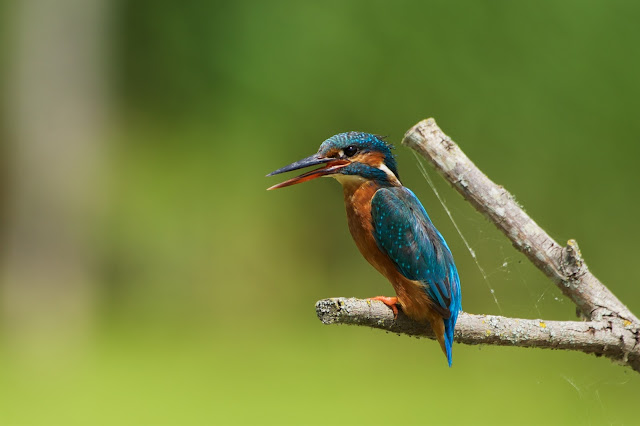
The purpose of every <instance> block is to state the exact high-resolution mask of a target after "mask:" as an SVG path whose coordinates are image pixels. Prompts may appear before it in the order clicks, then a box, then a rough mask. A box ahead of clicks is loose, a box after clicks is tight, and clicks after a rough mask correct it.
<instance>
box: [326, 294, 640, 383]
mask: <svg viewBox="0 0 640 426" xmlns="http://www.w3.org/2000/svg"><path fill="white" fill-rule="evenodd" d="M316 313H317V314H318V318H319V319H320V321H322V322H323V323H324V324H349V325H361V326H367V327H372V328H378V329H380V330H385V331H389V332H391V333H398V334H407V335H410V336H421V337H428V338H430V339H434V338H435V336H434V335H433V332H432V330H431V327H430V326H429V324H420V323H417V322H414V321H412V320H411V319H409V318H408V317H407V316H406V315H404V314H403V313H402V311H400V312H399V313H398V318H397V319H395V320H394V318H393V312H392V311H391V309H389V307H387V306H386V305H385V304H383V303H382V302H379V301H377V300H362V299H354V298H350V299H347V298H343V297H340V298H333V299H324V300H320V301H318V302H317V303H316ZM634 331H635V332H637V329H636V330H634V329H633V327H631V325H629V326H627V327H624V328H623V329H619V328H617V327H616V326H615V325H612V324H611V323H610V322H608V321H545V320H540V319H519V318H506V317H501V316H494V315H473V314H468V313H466V312H461V313H460V316H459V317H458V323H457V325H456V331H455V341H456V342H458V343H464V344H467V345H481V344H487V345H498V346H519V347H524V348H546V349H566V350H574V351H580V352H584V353H588V354H596V355H603V356H605V357H607V358H609V359H611V360H613V361H616V362H618V363H620V364H624V365H628V366H629V367H631V368H633V369H634V370H636V371H638V372H640V347H639V346H638V345H636V344H635V339H634V338H633V336H634ZM621 337H623V338H621Z"/></svg>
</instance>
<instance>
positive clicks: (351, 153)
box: [344, 145, 358, 157]
mask: <svg viewBox="0 0 640 426" xmlns="http://www.w3.org/2000/svg"><path fill="white" fill-rule="evenodd" d="M356 152H358V148H356V147H355V146H353V145H349V146H348V147H346V148H345V149H344V155H346V156H347V157H353V156H354V155H355V154H356Z"/></svg>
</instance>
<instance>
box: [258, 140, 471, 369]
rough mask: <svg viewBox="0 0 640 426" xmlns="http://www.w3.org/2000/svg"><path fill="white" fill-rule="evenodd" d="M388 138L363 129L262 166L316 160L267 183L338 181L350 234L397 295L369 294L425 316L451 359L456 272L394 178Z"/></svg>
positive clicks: (415, 316) (422, 213) (420, 318)
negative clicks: (297, 156)
mask: <svg viewBox="0 0 640 426" xmlns="http://www.w3.org/2000/svg"><path fill="white" fill-rule="evenodd" d="M392 149H394V147H393V145H391V144H389V143H387V142H386V141H385V140H384V138H383V137H381V136H377V135H374V134H370V133H363V132H347V133H340V134H337V135H334V136H332V137H330V138H329V139H327V140H325V141H324V142H323V143H322V144H321V145H320V148H319V149H318V152H317V153H316V154H313V155H311V156H309V157H307V158H303V159H302V160H299V161H296V162H294V163H291V164H289V165H288V166H285V167H282V168H280V169H278V170H275V171H273V172H271V173H269V174H268V175H267V176H273V175H277V174H280V173H285V172H290V171H293V170H298V169H303V168H307V167H311V166H317V165H320V166H321V167H319V168H317V169H314V170H311V171H309V172H306V173H303V174H301V175H299V176H296V177H294V178H291V179H289V180H286V181H284V182H282V183H279V184H277V185H273V186H272V187H270V188H268V189H269V190H273V189H277V188H284V187H287V186H291V185H295V184H298V183H302V182H307V181H310V180H312V179H316V178H318V177H332V178H335V179H336V180H337V181H338V182H340V183H341V184H342V188H343V192H344V202H345V207H346V210H347V222H348V225H349V230H350V232H351V236H352V237H353V239H354V241H355V243H356V246H357V247H358V249H359V250H360V253H361V254H362V255H363V257H364V258H365V259H366V260H367V261H368V262H369V263H370V264H371V265H372V266H373V267H374V268H375V269H376V270H378V272H380V273H381V274H382V275H383V276H384V277H386V278H387V279H388V280H389V282H390V283H391V285H392V286H393V289H394V290H395V293H396V296H394V297H388V296H376V297H372V298H370V300H379V301H381V302H383V303H384V304H385V305H387V306H389V307H390V308H391V309H392V310H393V313H394V318H397V315H398V306H400V308H401V309H402V311H403V312H404V313H405V314H406V315H407V316H408V317H409V318H411V319H412V320H414V321H417V322H420V323H425V324H426V323H429V324H430V325H431V328H432V330H433V332H434V334H435V337H436V339H437V341H438V342H439V343H440V347H441V349H442V351H443V352H444V354H445V355H446V357H447V362H448V364H449V367H451V364H452V346H453V334H454V329H455V325H456V321H457V318H458V313H459V312H460V311H461V309H462V308H461V295H460V278H459V276H458V270H457V268H456V265H455V262H454V259H453V255H452V253H451V250H450V249H449V246H448V245H447V243H446V241H445V240H444V238H443V237H442V235H441V234H440V232H439V231H438V230H437V229H436V227H435V226H434V225H433V223H432V222H431V219H430V218H429V215H428V214H427V211H426V210H425V208H424V207H423V206H422V204H421V203H420V201H419V200H418V198H417V197H416V195H415V194H414V193H413V192H412V191H411V190H410V189H409V188H407V187H405V186H403V185H402V183H401V182H400V177H399V175H398V168H397V163H396V158H395V156H394V154H393V153H392Z"/></svg>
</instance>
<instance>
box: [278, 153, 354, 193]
mask: <svg viewBox="0 0 640 426" xmlns="http://www.w3.org/2000/svg"><path fill="white" fill-rule="evenodd" d="M349 163H350V161H348V160H340V159H336V158H326V157H322V156H320V155H319V154H314V155H312V156H310V157H307V158H303V159H302V160H300V161H296V162H295V163H291V164H289V165H288V166H284V167H283V168H281V169H278V170H276V171H274V172H271V173H269V174H268V175H267V176H273V175H277V174H280V173H285V172H290V171H292V170H298V169H303V168H305V167H311V166H315V165H318V164H324V166H322V167H320V168H319V169H315V170H312V171H310V172H307V173H303V174H301V175H300V176H296V177H294V178H291V179H289V180H285V181H284V182H282V183H279V184H277V185H273V186H272V187H271V188H267V191H269V190H271V189H278V188H284V187H285V186H291V185H295V184H296V183H302V182H306V181H308V180H311V179H315V178H319V177H321V176H328V175H330V174H333V173H335V171H336V170H338V169H341V168H342V167H344V166H346V165H347V164H349Z"/></svg>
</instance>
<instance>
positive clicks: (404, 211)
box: [371, 187, 461, 365]
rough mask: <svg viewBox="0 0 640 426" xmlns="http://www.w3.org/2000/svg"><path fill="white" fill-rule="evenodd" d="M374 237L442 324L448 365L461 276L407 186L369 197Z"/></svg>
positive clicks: (458, 301) (456, 315) (424, 212)
mask: <svg viewBox="0 0 640 426" xmlns="http://www.w3.org/2000/svg"><path fill="white" fill-rule="evenodd" d="M371 219H372V222H373V230H374V238H375V240H376V243H377V244H378V247H379V248H380V250H382V252H383V253H386V254H387V255H388V256H389V258H390V259H391V260H392V261H393V263H394V264H395V266H396V268H398V270H399V271H400V272H401V273H402V275H404V276H405V277H407V278H408V279H410V280H414V281H420V282H421V283H423V284H424V290H425V292H426V293H427V295H428V296H429V297H430V298H431V300H433V302H434V305H435V306H436V309H437V310H438V311H439V312H440V314H441V315H442V317H443V319H444V323H445V346H446V349H447V358H448V360H449V365H451V346H452V344H453V330H454V328H455V324H456V320H457V318H458V312H459V311H460V309H461V308H460V279H459V277H458V270H457V269H456V265H455V263H454V261H453V256H452V254H451V251H450V250H449V247H448V246H447V243H446V242H445V240H444V238H442V235H440V232H438V230H437V229H436V228H435V226H433V223H431V219H429V215H428V214H427V212H426V210H425V209H424V207H423V206H422V204H421V203H420V201H419V200H418V198H417V197H416V196H415V194H414V193H413V192H411V190H410V189H408V188H405V187H392V188H381V189H379V190H378V191H377V192H376V193H375V195H374V196H373V198H372V200H371Z"/></svg>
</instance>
